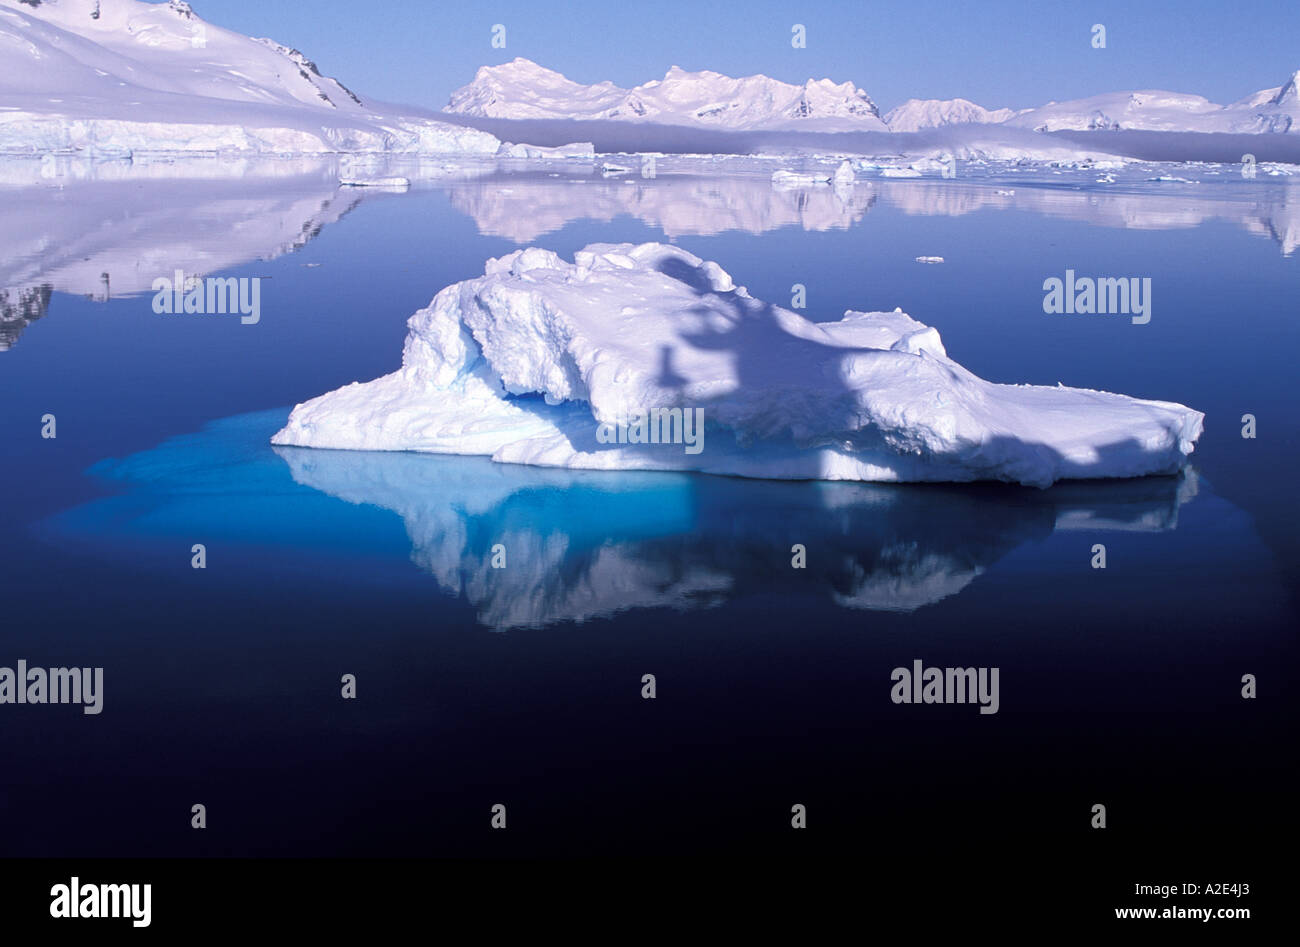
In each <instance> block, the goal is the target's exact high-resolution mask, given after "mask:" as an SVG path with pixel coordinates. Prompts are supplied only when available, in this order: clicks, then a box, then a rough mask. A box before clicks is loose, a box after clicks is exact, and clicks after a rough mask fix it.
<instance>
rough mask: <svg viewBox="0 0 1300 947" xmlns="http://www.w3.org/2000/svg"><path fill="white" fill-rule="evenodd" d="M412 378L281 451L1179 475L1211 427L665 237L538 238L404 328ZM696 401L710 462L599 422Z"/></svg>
mask: <svg viewBox="0 0 1300 947" xmlns="http://www.w3.org/2000/svg"><path fill="white" fill-rule="evenodd" d="M408 325H409V333H408V336H407V340H406V345H405V350H404V352H403V358H402V367H401V368H400V369H399V370H398V371H396V372H393V373H392V374H389V375H385V376H383V377H382V378H378V379H376V380H374V381H371V382H367V383H365V384H358V383H353V384H351V385H348V386H345V387H343V388H340V389H338V390H337V391H334V392H331V393H329V394H325V395H322V396H320V397H318V398H315V399H313V400H311V401H308V402H306V403H305V404H300V405H298V406H297V407H296V408H295V409H294V411H293V413H292V414H291V416H290V418H289V422H288V424H287V425H286V426H285V428H284V429H283V430H282V431H280V432H279V433H278V434H277V435H276V436H275V437H274V439H273V442H274V443H276V444H283V445H298V446H304V447H320V448H343V449H363V450H411V451H430V452H441V453H458V454H484V455H489V456H491V457H492V458H493V459H494V460H497V461H501V462H510V463H523V464H537V465H543V466H556V467H580V468H603V469H656V470H699V471H705V472H710V473H719V474H736V475H743V476H752V477H771V478H785V479H800V478H809V479H825V480H872V481H972V480H1004V481H1012V482H1019V483H1024V484H1031V485H1036V486H1047V485H1049V484H1051V483H1053V482H1054V481H1056V480H1060V479H1066V478H1100V477H1133V476H1141V475H1146V474H1170V473H1174V472H1176V471H1178V470H1179V469H1180V468H1182V466H1183V465H1184V464H1185V462H1186V460H1187V457H1188V455H1189V454H1190V453H1191V451H1192V449H1193V446H1194V444H1195V442H1196V439H1197V438H1198V437H1199V436H1200V433H1201V427H1202V420H1203V416H1202V415H1201V414H1200V412H1197V411H1194V410H1192V409H1190V408H1187V407H1184V406H1182V405H1179V404H1173V403H1169V402H1162V401H1143V400H1138V399H1135V398H1130V397H1126V396H1124V395H1118V394H1110V393H1107V392H1101V391H1091V390H1086V389H1077V388H1065V387H1063V386H1057V387H1046V386H1034V385H1001V384H993V383H990V382H987V381H984V380H982V379H980V378H978V377H976V376H975V375H973V374H971V373H970V372H969V371H967V370H966V369H964V368H962V367H961V366H960V365H959V364H958V363H957V362H955V361H954V360H953V359H951V358H949V357H948V355H947V353H946V352H945V350H944V347H943V344H942V342H941V341H940V339H939V333H938V332H937V331H936V330H935V329H933V328H930V327H927V326H925V325H922V324H921V323H919V322H917V321H915V320H913V319H911V318H910V317H908V316H907V315H905V314H904V313H903V312H901V311H899V310H895V311H894V312H870V313H868V312H853V311H849V312H846V313H845V314H844V316H843V317H842V318H841V319H839V320H837V321H834V322H820V323H814V322H811V321H809V320H808V319H805V318H804V317H802V316H800V315H797V314H796V313H794V312H791V311H788V310H785V309H782V308H780V307H777V306H773V305H770V304H767V303H764V302H762V301H761V300H758V299H755V298H753V297H751V296H750V295H749V293H748V292H746V291H745V289H744V288H743V287H737V286H735V285H734V284H733V283H732V280H731V277H730V276H729V275H728V274H727V273H726V272H725V271H724V270H723V269H722V268H721V267H720V266H718V265H717V264H716V263H711V262H705V261H702V260H700V259H699V258H698V257H695V256H693V255H691V254H690V253H687V252H686V251H684V250H681V249H680V248H677V247H673V246H666V245H663V244H653V243H652V244H642V245H640V246H633V245H631V244H593V245H591V246H588V247H586V248H585V249H584V250H581V251H579V252H578V253H576V254H575V258H574V262H573V263H569V262H566V261H564V260H562V259H560V258H559V257H558V256H557V255H556V254H555V253H553V252H551V251H548V250H543V249H540V248H536V247H532V248H528V249H525V250H520V251H516V252H514V253H511V254H509V255H507V256H504V257H501V258H500V259H495V260H490V261H488V263H487V266H486V273H485V275H484V276H482V277H480V278H477V279H472V280H466V281H464V282H461V283H457V284H454V285H452V286H449V287H447V288H446V289H444V290H442V291H441V292H439V293H438V294H437V296H435V297H434V300H433V302H432V303H431V305H430V306H429V307H428V308H426V309H422V310H421V311H419V312H417V313H416V314H415V315H414V316H413V317H412V318H411V319H410V321H409V324H408ZM672 408H682V409H696V408H698V409H700V410H702V412H703V418H704V421H705V425H706V436H705V438H704V441H703V450H702V451H701V452H699V453H689V452H687V451H686V450H685V448H684V445H683V444H680V443H679V444H671V443H669V444H644V443H624V444H618V443H614V444H610V443H602V441H601V440H600V439H599V438H598V429H599V428H600V426H601V425H611V424H619V423H623V422H625V421H626V419H628V418H635V417H636V416H637V415H638V414H639V413H643V412H645V411H648V410H650V409H672Z"/></svg>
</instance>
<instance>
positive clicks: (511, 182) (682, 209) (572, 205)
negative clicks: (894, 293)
mask: <svg viewBox="0 0 1300 947" xmlns="http://www.w3.org/2000/svg"><path fill="white" fill-rule="evenodd" d="M1002 183H1006V182H1005V181H1004V182H1002ZM1014 183H1015V185H1016V186H1015V187H1014V188H1007V187H996V186H993V185H992V184H991V183H989V182H983V183H978V184H976V183H965V182H961V181H951V180H922V181H914V180H897V179H887V178H880V179H870V180H859V181H858V182H857V184H856V185H854V186H852V187H848V188H832V187H829V186H825V185H811V186H808V187H799V188H791V189H781V188H774V187H772V185H771V182H770V180H769V179H768V178H767V177H765V176H761V175H757V174H753V173H750V174H729V175H725V176H717V177H707V176H695V175H675V174H662V175H659V176H658V177H656V178H654V179H644V178H640V177H636V178H621V179H619V178H615V179H601V178H589V177H576V178H575V177H564V178H559V177H552V176H546V175H535V176H532V175H504V176H503V175H496V176H491V177H485V178H479V179H477V180H472V181H465V182H458V183H454V184H451V185H450V191H451V201H452V206H454V207H456V208H457V209H458V210H460V211H461V212H463V213H465V214H467V215H468V216H470V217H472V218H473V219H474V221H475V223H476V224H477V225H478V227H479V229H480V230H481V231H482V232H483V233H487V234H491V235H494V236H501V237H506V238H508V239H510V240H513V241H514V242H516V243H519V244H526V243H531V242H532V241H534V240H536V239H537V238H538V237H540V236H543V235H545V234H548V233H553V232H554V231H557V230H559V229H561V228H562V227H564V226H565V225H566V224H568V223H570V222H572V221H575V220H598V221H608V220H612V219H614V218H615V217H617V216H619V215H621V214H627V215H630V216H633V217H636V218H638V219H639V220H642V221H644V222H645V223H647V224H649V225H651V226H654V227H659V228H660V229H662V230H663V231H664V233H666V234H667V235H668V236H670V237H672V236H681V235H698V236H707V235H710V234H716V233H721V232H723V231H727V230H738V231H745V232H748V233H763V232H766V231H769V230H775V229H778V228H780V227H791V226H796V227H800V228H802V229H804V230H812V231H821V230H832V229H844V228H848V227H851V226H853V225H855V224H857V223H859V222H861V220H862V219H863V217H864V215H865V214H866V212H867V211H868V210H869V209H870V208H871V207H872V205H873V204H874V203H875V202H876V201H877V200H879V201H880V202H882V203H883V204H885V205H888V206H892V207H897V208H898V209H899V210H901V211H903V212H904V213H907V214H918V215H926V216H946V217H954V216H961V215H963V214H970V213H974V212H975V211H980V210H1018V211H1028V212H1030V213H1035V214H1041V215H1044V216H1049V217H1063V218H1067V219H1071V220H1080V221H1084V222H1087V223H1091V224H1094V225H1097V226H1102V227H1119V228H1126V229H1135V230H1171V229H1183V228H1192V227H1198V226H1200V225H1201V224H1204V223H1207V222H1209V221H1213V220H1219V219H1221V220H1228V221H1232V222H1234V223H1237V224H1239V225H1241V226H1242V227H1244V228H1245V229H1246V230H1248V231H1250V232H1251V233H1258V234H1261V235H1263V236H1267V237H1270V238H1271V239H1273V240H1275V241H1276V242H1277V243H1278V245H1279V246H1280V247H1281V248H1282V252H1283V254H1284V255H1287V256H1289V255H1291V253H1293V252H1294V251H1295V249H1296V248H1297V247H1298V246H1300V188H1298V187H1295V186H1288V185H1283V184H1258V185H1240V184H1235V183H1225V184H1224V185H1222V186H1220V185H1219V184H1211V185H1205V186H1204V187H1203V188H1201V190H1202V191H1206V192H1207V193H1205V194H1189V193H1187V191H1186V189H1183V190H1172V191H1170V192H1169V193H1158V192H1151V191H1145V192H1137V191H1132V190H1130V191H1125V190H1120V189H1116V188H1114V187H1110V186H1097V187H1088V188H1082V187H1079V188H1064V187H1059V186H1057V187H1048V186H1041V185H1040V186H1033V185H1030V186H1025V185H1022V184H1021V183H1020V182H1014ZM1218 188H1221V189H1219V190H1213V191H1211V189H1218Z"/></svg>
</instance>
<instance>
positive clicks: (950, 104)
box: [885, 99, 1020, 132]
mask: <svg viewBox="0 0 1300 947" xmlns="http://www.w3.org/2000/svg"><path fill="white" fill-rule="evenodd" d="M1019 114H1020V110H1017V109H1009V108H1002V109H986V108H983V107H982V106H979V105H976V104H975V103H974V102H972V101H970V100H969V99H908V100H907V101H906V102H904V103H903V104H902V105H899V106H897V107H895V108H892V109H890V110H889V111H888V112H886V113H885V124H886V125H888V126H889V130H890V131H895V132H914V131H919V130H921V129H922V128H939V127H941V126H944V125H971V124H980V125H996V124H998V123H1000V122H1005V121H1007V120H1008V119H1011V118H1014V117H1015V116H1017V115H1019Z"/></svg>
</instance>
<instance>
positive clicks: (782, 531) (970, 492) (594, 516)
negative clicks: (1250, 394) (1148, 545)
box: [275, 447, 1197, 629]
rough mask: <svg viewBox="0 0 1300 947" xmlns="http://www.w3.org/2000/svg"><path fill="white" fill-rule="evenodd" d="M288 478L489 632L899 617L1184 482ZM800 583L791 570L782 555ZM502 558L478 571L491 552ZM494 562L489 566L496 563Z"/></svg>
mask: <svg viewBox="0 0 1300 947" xmlns="http://www.w3.org/2000/svg"><path fill="white" fill-rule="evenodd" d="M275 451H276V453H277V454H279V456H280V457H281V458H282V459H283V460H284V462H285V463H286V464H288V466H289V469H290V471H291V472H292V475H293V479H294V480H295V481H296V482H298V483H300V484H303V485H305V486H309V487H312V488H314V489H316V490H319V491H321V492H323V493H326V494H329V495H330V496H333V497H337V498H339V499H341V500H346V501H348V502H349V503H353V504H367V505H371V506H377V507H381V508H384V509H388V510H392V511H393V512H395V513H397V514H398V515H399V516H401V518H402V520H403V522H404V523H405V526H406V532H407V535H408V537H409V539H410V542H411V558H412V560H413V561H414V562H415V563H416V565H418V566H419V568H420V569H421V570H423V571H425V572H428V573H429V574H430V575H432V576H433V577H434V578H435V579H436V580H437V582H438V584H439V585H440V586H441V587H442V588H443V589H444V590H446V591H447V592H449V593H451V594H455V595H458V596H463V597H465V598H466V599H467V600H468V601H469V602H470V603H471V604H472V605H473V607H474V608H475V609H476V611H477V613H478V617H479V620H480V621H481V622H482V623H484V624H486V625H488V626H490V627H493V628H498V629H508V628H521V627H540V626H544V625H548V624H551V623H554V622H560V621H583V620H585V619H590V618H596V617H601V616H608V615H613V614H615V613H617V612H622V611H626V610H629V609H637V608H651V607H655V608H663V607H668V608H676V609H693V608H706V607H709V606H712V605H716V604H720V603H721V602H723V601H725V600H727V599H729V598H731V597H733V596H737V595H741V594H746V593H750V594H752V593H758V592H763V593H767V594H772V593H776V594H781V593H789V594H796V595H807V594H809V593H810V591H811V592H813V594H819V595H820V594H824V595H827V596H829V597H830V598H832V599H833V600H834V601H835V602H837V603H838V604H840V605H841V606H844V607H849V608H859V609H872V610H888V611H913V610H915V609H917V608H921V607H922V606H925V605H930V604H933V603H935V602H938V601H940V600H941V599H944V598H947V597H949V596H951V595H955V594H956V593H958V592H960V591H961V590H962V589H964V588H965V587H966V586H968V585H969V584H970V583H971V582H973V581H974V580H975V578H976V577H978V576H979V575H980V574H981V573H982V572H984V571H985V570H986V569H988V568H990V567H991V566H992V565H994V564H995V563H996V562H997V561H998V560H999V559H1001V558H1002V557H1003V556H1004V555H1006V554H1007V553H1008V552H1010V551H1011V550H1012V549H1014V548H1015V547H1017V546H1019V545H1020V544H1022V543H1024V542H1026V541H1029V540H1039V539H1043V538H1045V537H1046V536H1048V535H1050V534H1051V533H1052V532H1053V531H1055V530H1070V529H1087V530H1098V529H1114V530H1134V531H1162V530H1171V529H1173V528H1174V527H1175V526H1176V525H1177V521H1178V510H1179V506H1180V505H1181V504H1183V503H1185V502H1187V501H1188V500H1190V499H1191V498H1192V497H1193V496H1195V494H1196V482H1197V481H1196V475H1195V473H1194V472H1193V471H1190V470H1189V471H1187V472H1185V473H1184V474H1183V475H1182V476H1180V477H1163V478H1156V477H1152V478H1143V479H1140V480H1128V481H1112V482H1103V483H1094V482H1088V483H1083V482H1079V483H1066V484H1061V485H1058V486H1057V487H1054V488H1052V489H1049V490H1041V491H1040V490H1030V489H1022V488H1014V487H1004V486H1000V485H987V486H983V485H981V486H970V485H963V486H937V485H934V486H931V485H927V486H915V485H888V484H869V483H847V482H824V481H823V482H781V481H767V480H745V479H738V478H729V477H711V476H699V475H692V474H673V473H658V472H656V473H636V472H620V473H611V472H603V471H600V472H597V471H577V470H566V469H555V468H539V467H527V466H521V465H516V464H495V463H492V462H491V461H489V460H487V459H485V458H481V457H457V456H442V455H427V454H413V453H391V452H366V451H329V450H311V449H306V448H294V447H278V448H275ZM795 544H800V545H802V546H803V547H804V548H805V549H806V552H807V568H806V569H794V568H792V566H791V559H792V547H793V546H794V545H795ZM496 546H499V547H500V549H503V550H504V555H505V557H506V559H505V561H506V566H505V568H493V547H496ZM500 549H498V553H499V552H500Z"/></svg>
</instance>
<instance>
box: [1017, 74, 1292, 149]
mask: <svg viewBox="0 0 1300 947" xmlns="http://www.w3.org/2000/svg"><path fill="white" fill-rule="evenodd" d="M1297 84H1300V71H1297V72H1296V73H1295V74H1294V75H1292V76H1291V77H1290V78H1289V79H1288V80H1287V81H1286V82H1284V83H1283V84H1282V85H1280V86H1277V87H1276V88H1272V89H1264V90H1262V91H1260V92H1256V93H1254V94H1253V95H1248V96H1246V97H1245V98H1244V99H1240V100H1239V101H1237V102H1233V103H1232V104H1231V105H1216V104H1215V103H1214V102H1211V101H1210V100H1209V99H1206V98H1203V97H1201V96H1199V95H1187V94H1184V93H1180V92H1162V91H1159V90H1146V91H1140V92H1111V93H1108V94H1106V95H1094V96H1091V97H1090V98H1086V99H1075V100H1073V101H1070V102H1051V103H1048V104H1047V105H1044V106H1042V107H1041V108H1036V109H1030V110H1029V111H1027V112H1024V113H1023V114H1021V115H1018V116H1016V117H1015V118H1013V119H1011V120H1010V121H1008V122H1007V124H1009V125H1019V126H1023V127H1025V128H1032V129H1033V130H1034V131H1047V132H1051V131H1062V130H1097V129H1105V130H1120V129H1125V130H1133V129H1140V130H1145V131H1186V132H1219V133H1228V134H1257V133H1266V132H1291V133H1297V132H1300V95H1298V94H1297V88H1296V87H1297Z"/></svg>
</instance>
